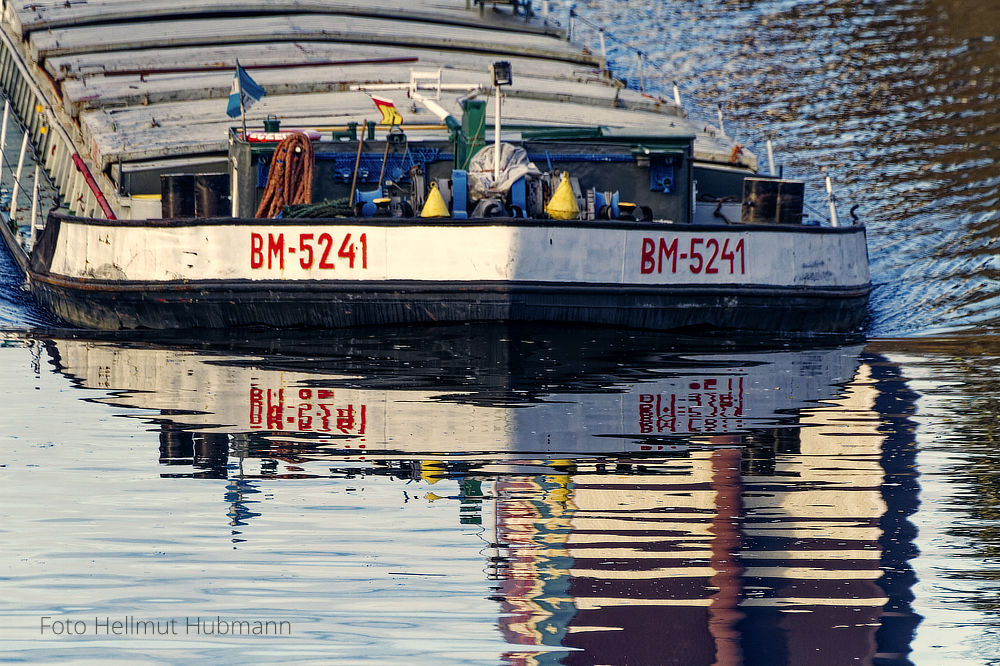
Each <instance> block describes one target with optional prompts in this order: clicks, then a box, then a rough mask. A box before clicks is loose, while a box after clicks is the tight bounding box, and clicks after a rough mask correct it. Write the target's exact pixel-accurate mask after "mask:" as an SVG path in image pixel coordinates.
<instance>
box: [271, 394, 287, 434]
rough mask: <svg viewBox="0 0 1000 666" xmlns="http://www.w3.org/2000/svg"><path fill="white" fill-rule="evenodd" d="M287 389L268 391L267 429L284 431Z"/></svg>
mask: <svg viewBox="0 0 1000 666" xmlns="http://www.w3.org/2000/svg"><path fill="white" fill-rule="evenodd" d="M284 411H285V389H278V390H277V391H273V392H272V391H271V389H267V429H268V430H284V429H285V422H284V418H283V414H284Z"/></svg>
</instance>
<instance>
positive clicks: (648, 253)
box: [639, 236, 747, 275]
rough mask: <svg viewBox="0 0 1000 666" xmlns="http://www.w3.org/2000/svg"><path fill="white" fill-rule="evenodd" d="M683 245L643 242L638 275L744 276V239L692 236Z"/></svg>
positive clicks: (674, 241)
mask: <svg viewBox="0 0 1000 666" xmlns="http://www.w3.org/2000/svg"><path fill="white" fill-rule="evenodd" d="M686 240H687V242H686V243H685V242H682V241H681V239H680V238H678V237H673V238H670V237H669V236H660V237H659V238H649V237H646V238H643V239H642V255H641V257H640V261H639V272H640V273H642V274H643V275H648V274H650V273H674V274H676V273H677V272H678V271H680V272H682V273H683V272H690V273H701V274H707V275H714V274H717V273H722V274H724V275H745V274H746V272H747V257H746V246H745V245H744V243H743V239H742V238H741V239H739V240H736V239H734V238H721V239H720V238H713V237H711V236H692V237H690V238H688V239H686Z"/></svg>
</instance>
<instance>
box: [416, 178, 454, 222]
mask: <svg viewBox="0 0 1000 666" xmlns="http://www.w3.org/2000/svg"><path fill="white" fill-rule="evenodd" d="M449 215H450V213H449V212H448V206H447V204H445V202H444V197H442V196H441V193H440V192H438V186H437V183H431V191H430V192H428V193H427V201H425V202H424V207H423V209H422V210H421V211H420V217H448V216H449Z"/></svg>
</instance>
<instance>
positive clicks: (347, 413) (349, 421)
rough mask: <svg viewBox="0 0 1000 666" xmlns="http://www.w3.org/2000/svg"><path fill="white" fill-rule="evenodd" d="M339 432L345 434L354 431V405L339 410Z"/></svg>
mask: <svg viewBox="0 0 1000 666" xmlns="http://www.w3.org/2000/svg"><path fill="white" fill-rule="evenodd" d="M337 430H339V431H340V432H342V433H345V434H346V433H349V432H350V431H351V430H354V405H348V406H347V407H346V408H345V409H338V410H337Z"/></svg>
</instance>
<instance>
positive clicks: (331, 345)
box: [47, 327, 919, 664]
mask: <svg viewBox="0 0 1000 666" xmlns="http://www.w3.org/2000/svg"><path fill="white" fill-rule="evenodd" d="M380 339H381V340H382V342H381V343H380V349H382V350H383V351H382V353H381V354H380V355H376V354H372V353H371V352H372V349H371V348H370V347H369V344H370V341H371V338H369V337H367V336H366V335H365V334H363V333H357V332H354V333H350V332H349V333H344V334H341V335H339V336H338V337H336V338H334V339H331V340H324V341H323V342H322V343H317V342H315V341H312V340H310V339H306V338H302V339H298V340H285V341H280V342H269V343H268V344H267V345H258V346H257V347H256V348H254V347H253V345H252V344H251V345H249V347H248V346H246V345H245V346H243V349H242V351H239V352H237V351H236V350H235V349H232V348H230V349H220V348H218V347H216V348H213V349H211V350H201V351H199V350H196V349H194V348H188V349H184V348H181V349H177V348H176V347H175V346H171V347H166V346H160V345H157V344H153V343H149V344H143V343H132V344H120V343H115V342H102V341H82V340H60V339H55V340H50V341H48V342H47V347H48V350H49V353H50V355H51V357H52V359H53V361H54V363H55V364H56V365H57V367H58V368H59V369H60V371H62V372H63V373H65V374H66V375H67V376H69V377H71V378H73V379H74V380H75V381H76V382H77V383H78V384H80V385H81V386H84V387H90V388H103V389H107V390H110V391H111V393H110V394H108V395H109V397H107V398H105V399H104V400H105V401H106V402H109V403H111V404H114V405H116V406H118V407H120V408H128V409H136V408H138V409H140V410H151V409H152V410H156V415H155V416H153V417H152V420H153V421H154V422H155V423H156V424H157V425H158V429H159V432H160V448H159V459H160V462H161V463H162V464H163V466H164V467H163V470H164V471H163V476H164V477H185V476H186V477H196V478H197V477H207V478H218V479H225V480H226V483H227V485H226V487H225V492H224V494H223V500H224V502H225V506H226V507H227V509H226V513H227V515H226V522H227V524H228V525H229V526H230V528H231V530H232V537H233V544H234V545H235V546H236V547H242V546H243V545H244V544H245V543H246V541H247V540H251V541H252V539H253V536H252V526H253V524H254V521H255V520H257V519H261V517H262V516H264V515H266V511H267V509H266V508H265V505H264V504H262V503H261V497H260V488H259V487H258V486H259V484H260V482H262V481H264V480H268V479H277V478H284V479H308V478H316V477H328V478H333V479H338V478H339V479H352V478H357V479H368V480H369V481H372V480H374V479H377V478H379V477H388V478H391V479H400V480H410V481H411V482H421V483H423V484H430V488H431V490H430V492H427V493H426V494H425V496H424V499H426V500H428V501H431V502H445V503H454V506H455V520H456V521H457V522H459V523H461V524H464V525H469V526H475V525H481V526H482V529H483V535H482V538H483V540H484V541H485V542H486V544H487V545H486V546H485V547H484V549H483V551H482V558H483V559H482V561H483V566H484V568H485V571H486V574H487V577H488V578H489V579H491V580H493V581H494V585H495V593H494V596H493V598H494V599H495V600H496V602H497V603H498V611H499V612H498V616H497V618H498V619H497V623H498V627H499V629H500V631H501V633H502V636H503V638H504V639H505V640H506V642H507V643H508V644H509V645H510V647H509V649H508V652H507V654H506V656H505V660H506V661H507V662H509V663H515V664H535V663H538V664H541V663H563V664H577V663H580V664H583V663H678V664H699V663H704V664H710V663H718V664H738V663H743V662H746V663H754V664H768V663H775V664H785V663H789V664H790V663H796V664H797V663H830V664H838V663H845V662H847V661H850V660H853V659H857V658H861V659H862V661H867V662H872V661H877V662H879V663H887V664H889V663H899V664H902V663H908V662H907V661H906V655H907V653H908V652H909V650H910V647H909V646H910V642H911V640H912V637H913V633H914V630H915V628H916V626H917V623H918V622H919V617H918V616H917V615H916V614H915V613H914V612H913V610H912V609H911V608H910V601H911V600H912V593H911V587H912V585H913V582H914V576H913V571H912V568H911V567H910V566H909V564H908V563H909V561H910V560H911V559H912V558H913V557H914V556H915V548H914V546H913V538H914V530H913V526H912V524H911V523H910V522H909V520H908V517H909V516H910V515H911V514H912V513H913V512H914V511H915V510H916V507H917V504H918V500H917V492H918V486H917V479H916V476H915V473H914V471H913V470H914V466H913V465H914V455H915V449H914V442H913V434H912V430H913V429H912V426H911V424H910V423H909V421H908V416H909V414H910V412H911V410H912V407H913V403H914V398H915V396H914V395H913V394H912V393H910V392H909V391H908V389H907V388H906V386H905V384H903V383H902V381H901V380H900V378H899V376H898V373H897V371H896V370H895V368H894V366H893V365H892V364H890V363H888V362H886V361H885V360H884V359H883V358H881V357H877V356H872V355H869V354H865V353H864V352H863V351H862V349H861V348H860V347H859V346H834V347H825V348H799V349H785V350H783V351H774V350H769V349H766V348H754V347H750V348H747V347H745V346H744V347H742V348H740V347H732V346H729V345H727V344H726V343H725V342H723V341H715V342H714V343H712V344H713V345H714V347H715V349H714V351H713V350H711V349H708V348H705V347H704V344H703V345H702V346H701V347H700V348H699V347H696V346H695V347H693V346H691V345H690V342H691V341H677V340H676V339H675V338H668V337H666V336H639V335H636V336H634V337H631V338H625V339H620V338H619V337H618V334H617V333H613V332H604V331H591V332H586V333H578V334H571V333H566V332H554V331H553V332H545V333H537V332H536V333H532V334H527V333H525V332H523V331H518V330H515V329H497V328H495V327H451V328H447V329H437V330H435V331H434V333H433V334H429V333H427V332H426V331H423V330H422V329H409V330H403V331H397V332H389V333H386V332H380ZM681 342H683V343H687V346H680V343H681ZM390 347H391V349H392V351H391V352H385V351H384V350H385V349H388V348H390ZM324 350H326V351H325V352H324ZM329 350H335V351H334V352H333V353H330V352H329ZM137 415H139V416H140V417H141V418H143V419H144V420H149V419H150V415H149V414H148V412H146V411H140V412H139V413H138V414H137ZM444 482H447V483H450V484H454V485H448V486H447V487H446V483H444ZM439 483H440V485H438V484H439ZM439 488H440V490H438V489H439ZM448 488H454V489H455V490H449V489H448Z"/></svg>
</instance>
